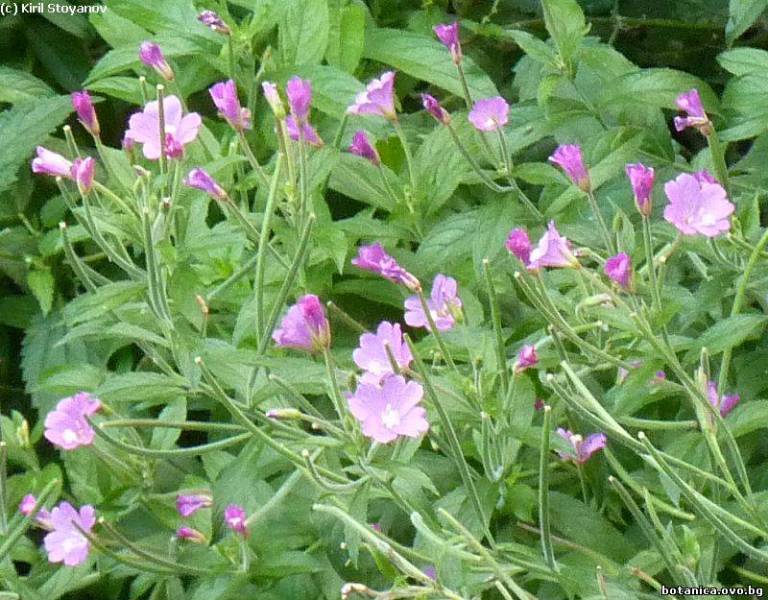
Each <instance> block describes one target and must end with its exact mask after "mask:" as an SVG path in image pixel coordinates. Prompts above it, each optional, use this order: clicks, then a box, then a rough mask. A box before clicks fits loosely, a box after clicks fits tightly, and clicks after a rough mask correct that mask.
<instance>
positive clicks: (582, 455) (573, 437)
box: [557, 427, 607, 464]
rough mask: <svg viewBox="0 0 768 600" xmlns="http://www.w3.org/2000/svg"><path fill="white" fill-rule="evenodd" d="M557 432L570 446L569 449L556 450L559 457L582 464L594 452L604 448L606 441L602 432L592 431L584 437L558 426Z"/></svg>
mask: <svg viewBox="0 0 768 600" xmlns="http://www.w3.org/2000/svg"><path fill="white" fill-rule="evenodd" d="M557 434H558V435H559V436H560V437H561V438H563V439H564V440H565V441H566V442H567V443H568V444H569V445H570V447H571V448H570V449H569V450H565V451H563V450H557V453H558V454H559V455H560V458H562V459H563V460H571V461H573V462H575V463H578V464H584V463H585V462H587V461H588V460H589V458H590V457H591V456H592V455H593V454H594V453H595V452H597V451H599V450H602V449H603V448H605V445H606V443H607V439H606V437H605V434H604V433H593V434H592V435H588V436H587V438H586V439H584V438H582V437H581V436H580V435H577V434H575V433H571V432H570V431H568V430H567V429H563V428H562V427H558V428H557Z"/></svg>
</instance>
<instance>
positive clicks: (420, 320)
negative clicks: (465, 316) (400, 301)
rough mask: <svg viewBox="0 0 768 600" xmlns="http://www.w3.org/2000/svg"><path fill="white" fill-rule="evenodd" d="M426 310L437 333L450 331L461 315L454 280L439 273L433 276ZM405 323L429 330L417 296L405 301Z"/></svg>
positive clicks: (459, 300) (427, 321)
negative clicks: (427, 309)
mask: <svg viewBox="0 0 768 600" xmlns="http://www.w3.org/2000/svg"><path fill="white" fill-rule="evenodd" d="M427 308H429V312H430V314H431V315H432V319H433V320H434V322H435V327H437V329H438V330H439V331H447V330H449V329H452V328H453V326H454V325H455V324H456V319H457V317H459V316H460V315H461V299H460V298H459V297H458V296H457V295H456V280H455V279H454V278H453V277H447V276H446V275H443V274H441V273H438V274H437V276H435V280H434V282H433V283H432V293H431V294H430V297H429V298H427ZM405 309H406V313H405V322H406V323H407V324H408V325H410V326H411V327H424V328H425V329H429V320H428V319H427V315H426V314H425V313H424V307H423V306H422V305H421V300H420V299H419V297H418V296H411V297H410V298H408V299H407V300H406V301H405Z"/></svg>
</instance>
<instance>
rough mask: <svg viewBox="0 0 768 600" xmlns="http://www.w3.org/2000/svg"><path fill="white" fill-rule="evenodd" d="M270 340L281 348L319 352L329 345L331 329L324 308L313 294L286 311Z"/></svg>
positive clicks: (304, 297)
mask: <svg viewBox="0 0 768 600" xmlns="http://www.w3.org/2000/svg"><path fill="white" fill-rule="evenodd" d="M272 339H273V340H274V341H275V343H276V344H277V345H278V346H279V347H281V348H293V349H294V350H304V351H306V352H320V351H322V350H324V349H326V348H328V347H329V346H330V345H331V327H330V325H329V324H328V319H327V317H326V316H325V308H324V307H323V304H322V303H321V302H320V299H319V298H318V297H317V296H315V295H314V294H307V295H305V296H302V297H301V298H299V299H298V300H297V301H296V304H294V305H293V306H292V307H291V308H289V309H288V312H287V313H286V315H285V317H283V321H282V322H281V323H280V327H279V328H278V329H276V330H275V332H274V333H273V334H272Z"/></svg>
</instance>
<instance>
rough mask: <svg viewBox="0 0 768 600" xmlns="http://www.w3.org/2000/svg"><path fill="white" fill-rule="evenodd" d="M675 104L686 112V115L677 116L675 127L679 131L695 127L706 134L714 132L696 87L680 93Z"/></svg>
mask: <svg viewBox="0 0 768 600" xmlns="http://www.w3.org/2000/svg"><path fill="white" fill-rule="evenodd" d="M675 104H677V108H679V109H680V110H682V111H683V112H685V113H686V116H685V117H675V121H674V122H675V129H676V130H677V131H683V129H687V128H688V127H695V128H696V129H698V130H699V131H700V132H701V133H702V134H704V135H709V134H710V133H711V132H712V123H711V122H710V120H709V117H708V116H707V113H706V112H705V111H704V105H703V104H702V103H701V96H699V90H697V89H695V88H694V89H692V90H688V91H687V92H684V93H682V94H680V95H679V96H678V97H677V99H676V100H675Z"/></svg>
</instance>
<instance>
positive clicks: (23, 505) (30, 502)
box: [19, 494, 37, 517]
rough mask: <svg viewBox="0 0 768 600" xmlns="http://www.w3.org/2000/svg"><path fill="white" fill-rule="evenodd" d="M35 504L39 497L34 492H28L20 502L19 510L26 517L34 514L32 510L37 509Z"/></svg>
mask: <svg viewBox="0 0 768 600" xmlns="http://www.w3.org/2000/svg"><path fill="white" fill-rule="evenodd" d="M35 504H37V498H35V497H34V495H32V494H27V495H26V496H24V497H23V498H22V499H21V502H20V503H19V512H20V513H21V514H22V515H24V516H25V517H28V516H29V515H31V514H32V511H33V510H35Z"/></svg>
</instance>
